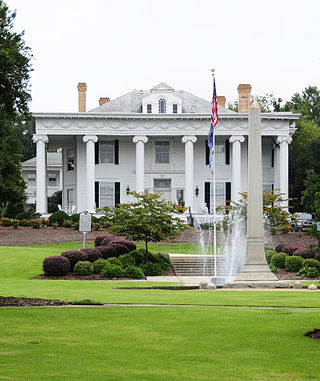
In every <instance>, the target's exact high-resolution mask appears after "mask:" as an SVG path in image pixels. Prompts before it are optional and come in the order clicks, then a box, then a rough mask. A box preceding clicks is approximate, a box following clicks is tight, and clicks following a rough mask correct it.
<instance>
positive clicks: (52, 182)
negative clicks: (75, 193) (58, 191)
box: [48, 173, 57, 187]
mask: <svg viewBox="0 0 320 381" xmlns="http://www.w3.org/2000/svg"><path fill="white" fill-rule="evenodd" d="M48 185H49V186H52V187H56V186H57V174H56V173H48Z"/></svg>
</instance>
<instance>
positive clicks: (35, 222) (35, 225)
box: [32, 220, 41, 229]
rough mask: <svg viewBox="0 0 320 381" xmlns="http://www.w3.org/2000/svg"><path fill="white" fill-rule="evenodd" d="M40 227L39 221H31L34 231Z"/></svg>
mask: <svg viewBox="0 0 320 381" xmlns="http://www.w3.org/2000/svg"><path fill="white" fill-rule="evenodd" d="M40 226H41V224H40V221H39V220H32V227H33V228H34V229H39V228H40Z"/></svg>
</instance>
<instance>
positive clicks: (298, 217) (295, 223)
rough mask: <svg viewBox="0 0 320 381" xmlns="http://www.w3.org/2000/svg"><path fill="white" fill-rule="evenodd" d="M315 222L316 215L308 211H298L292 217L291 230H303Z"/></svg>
mask: <svg viewBox="0 0 320 381" xmlns="http://www.w3.org/2000/svg"><path fill="white" fill-rule="evenodd" d="M313 224H315V220H314V215H313V214H311V213H306V212H296V213H294V214H293V215H292V217H291V231H293V232H297V231H299V230H301V231H303V230H304V229H305V228H310V227H311V226H312V225H313Z"/></svg>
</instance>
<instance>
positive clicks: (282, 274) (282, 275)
mask: <svg viewBox="0 0 320 381" xmlns="http://www.w3.org/2000/svg"><path fill="white" fill-rule="evenodd" d="M275 275H276V277H277V278H278V279H279V280H312V281H318V280H320V279H316V278H306V277H304V276H298V275H297V274H296V273H290V272H288V271H286V270H285V269H278V273H277V274H275Z"/></svg>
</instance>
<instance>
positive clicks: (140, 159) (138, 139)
mask: <svg viewBox="0 0 320 381" xmlns="http://www.w3.org/2000/svg"><path fill="white" fill-rule="evenodd" d="M132 141H133V143H135V144H136V189H135V190H136V192H137V193H143V192H144V145H145V143H147V141H148V138H147V137H146V136H134V137H133V139H132Z"/></svg>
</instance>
